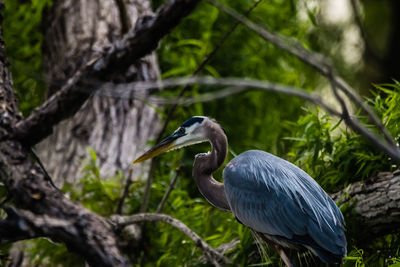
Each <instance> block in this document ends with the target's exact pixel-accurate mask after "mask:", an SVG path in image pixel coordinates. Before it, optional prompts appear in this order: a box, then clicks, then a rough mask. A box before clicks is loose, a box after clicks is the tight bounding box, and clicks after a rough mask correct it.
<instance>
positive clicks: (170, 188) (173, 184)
mask: <svg viewBox="0 0 400 267" xmlns="http://www.w3.org/2000/svg"><path fill="white" fill-rule="evenodd" d="M181 168H182V165H180V166H179V167H178V168H177V169H176V171H175V175H174V178H172V181H171V183H170V184H169V187H168V189H167V191H165V194H164V196H163V197H162V199H161V201H160V204H158V206H157V210H156V213H161V212H162V210H163V208H164V205H165V202H167V199H168V197H169V194H171V191H172V190H173V189H174V186H175V183H176V181H177V180H178V177H179V173H180V171H181Z"/></svg>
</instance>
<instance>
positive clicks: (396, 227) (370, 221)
mask: <svg viewBox="0 0 400 267" xmlns="http://www.w3.org/2000/svg"><path fill="white" fill-rule="evenodd" d="M333 199H334V200H335V201H336V202H337V203H339V204H340V205H341V204H346V205H349V207H350V208H351V209H350V210H349V211H350V214H347V215H348V216H349V217H348V218H349V221H351V222H352V223H354V224H356V231H357V233H356V234H357V236H358V237H359V238H357V242H359V243H362V242H363V241H370V240H373V239H374V238H376V237H378V236H382V235H385V234H389V233H395V232H399V231H400V170H398V171H395V172H394V173H390V172H382V173H379V174H378V175H377V176H376V177H373V178H371V179H368V180H366V181H363V182H356V183H354V184H351V185H350V186H348V187H347V188H345V189H344V190H342V191H340V192H338V193H336V194H334V195H333Z"/></svg>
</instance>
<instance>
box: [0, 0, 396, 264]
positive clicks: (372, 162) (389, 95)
mask: <svg viewBox="0 0 400 267" xmlns="http://www.w3.org/2000/svg"><path fill="white" fill-rule="evenodd" d="M22 2H23V3H22ZM159 2H161V1H154V4H155V5H159V4H160V3H159ZM222 2H224V4H226V5H230V6H231V7H233V8H234V9H236V10H238V11H239V12H241V13H245V12H246V11H247V10H248V9H249V7H250V6H251V5H253V3H254V2H253V1H222ZM5 3H6V17H5V21H4V24H3V25H4V38H5V42H6V44H7V56H8V58H9V59H10V62H11V71H12V73H13V77H14V84H15V87H16V89H17V92H18V96H19V99H20V108H21V110H22V112H23V113H24V114H28V113H29V112H30V111H31V110H32V109H33V108H34V107H35V106H37V105H38V104H39V103H40V102H41V101H42V100H43V99H44V97H45V90H44V88H45V85H44V83H43V81H42V80H43V78H42V71H41V57H42V54H41V43H42V38H43V36H42V34H41V31H40V29H39V28H40V23H41V20H42V18H41V14H42V10H43V9H44V8H45V7H46V6H49V5H50V3H51V1H50V0H32V1H28V3H27V2H26V1H16V0H5ZM307 3H308V1H302V0H299V1H296V0H291V1H281V0H273V1H263V2H262V3H261V4H260V5H259V6H258V7H257V8H256V9H254V10H253V11H252V13H251V14H250V18H251V19H252V20H253V21H256V22H257V23H259V24H261V25H263V26H266V27H268V28H269V29H271V30H273V31H275V32H278V33H280V34H282V35H285V36H290V37H291V38H294V39H296V40H297V41H299V42H300V43H302V44H303V45H304V46H305V47H310V48H312V49H313V50H317V51H322V52H324V53H325V54H328V55H332V56H334V55H335V54H337V53H339V52H340V51H339V50H338V49H333V45H332V43H337V42H339V40H336V39H340V38H342V36H341V33H340V29H338V28H329V27H325V26H324V25H321V24H320V23H319V21H318V15H319V14H318V12H319V11H318V10H316V8H311V9H310V8H308V7H307ZM304 7H306V8H305V10H306V17H307V19H300V18H299V16H298V14H299V12H300V11H301V10H300V9H302V8H304ZM303 11H304V10H303ZM234 23H235V21H234V20H233V19H232V18H231V17H229V16H227V15H225V14H224V13H221V12H220V11H218V10H217V9H216V8H215V7H213V6H211V5H209V4H208V3H206V2H201V3H200V4H199V6H198V8H197V10H196V11H195V12H194V13H192V14H191V15H190V16H189V17H187V18H186V19H184V21H183V22H182V23H181V24H180V25H179V26H178V27H177V28H176V29H174V31H172V32H171V33H170V34H169V35H168V36H167V37H166V38H164V39H163V41H162V43H161V45H160V48H159V50H158V56H159V62H160V67H161V70H162V73H163V74H162V76H163V77H164V78H167V77H178V76H189V75H192V74H193V73H194V71H195V70H196V69H197V67H198V66H199V65H200V63H201V62H202V61H203V60H204V58H205V57H206V56H207V55H208V54H209V53H210V52H211V51H212V50H213V49H214V48H215V47H216V46H218V45H219V44H220V42H221V39H222V37H223V36H224V35H225V34H226V33H227V32H228V31H229V29H230V28H231V26H232V25H233V24H234ZM321 32H322V33H323V34H324V35H327V33H329V34H330V37H329V38H320V35H321ZM325 37H326V36H325ZM335 38H336V39H335ZM331 51H332V52H331ZM339 54H340V53H339ZM334 61H335V63H339V72H341V73H344V74H346V77H347V78H353V79H354V77H355V75H356V71H353V70H351V71H348V70H349V69H350V68H352V67H354V66H347V67H344V65H345V63H343V60H342V59H341V55H339V56H338V57H337V58H336V59H335V58H334ZM200 74H201V75H209V76H214V77H219V76H223V77H228V76H234V77H250V78H255V79H260V80H269V81H272V82H276V83H282V84H288V85H293V86H297V87H301V88H305V89H307V90H310V91H311V90H314V88H317V87H319V86H320V85H321V84H320V81H319V76H318V75H317V73H315V72H314V71H313V70H312V69H310V68H309V67H307V66H305V65H304V64H303V63H302V62H300V61H299V60H298V59H297V58H295V57H293V56H291V55H289V54H288V53H284V52H281V51H280V50H278V49H277V48H276V47H274V46H273V45H272V44H270V43H267V42H265V41H264V40H263V39H262V38H260V37H258V36H257V35H256V34H254V33H252V32H251V31H249V30H248V29H246V28H245V27H243V25H241V26H239V27H238V28H237V29H236V30H235V31H234V32H233V34H232V35H231V36H230V37H229V38H228V39H227V41H226V42H225V43H224V44H223V46H222V47H221V48H220V49H219V50H218V51H217V53H216V54H215V56H213V58H212V59H211V60H210V61H209V62H208V63H207V64H206V65H205V67H204V68H203V69H202V70H201V72H200ZM353 81H354V80H353ZM399 88H400V85H399V83H398V82H395V83H394V84H387V85H380V86H376V89H377V90H378V91H377V92H375V93H373V98H371V99H368V100H367V103H368V104H369V105H370V106H371V107H373V108H374V111H375V112H376V113H377V114H378V116H379V117H380V118H381V119H382V120H383V121H384V123H385V126H386V127H387V128H388V129H389V131H390V132H391V134H392V135H393V136H394V137H395V138H396V139H397V140H399V138H400V109H399V108H398V107H399V106H400V93H399ZM181 89H182V88H175V89H174V90H165V91H163V92H162V94H164V95H177V93H178V92H179V91H180V90H181ZM215 89H218V88H214V87H208V86H204V87H199V86H193V87H191V88H189V90H188V92H187V94H190V95H191V96H196V95H198V94H201V93H208V92H212V91H213V90H215ZM303 105H304V102H303V101H302V100H299V99H297V98H294V97H287V96H282V95H277V94H271V93H264V92H249V93H245V94H241V95H237V96H233V97H229V98H226V99H221V100H218V101H214V102H211V103H204V104H195V105H193V106H190V107H181V106H179V107H178V109H177V112H176V113H175V116H174V117H173V120H172V121H171V123H170V124H169V126H168V129H167V132H171V131H172V130H174V129H175V128H176V127H177V126H178V125H179V124H180V123H181V122H182V121H184V120H185V119H187V118H188V117H190V116H193V115H206V116H210V117H214V118H216V119H217V120H218V121H219V122H220V123H221V125H222V126H223V127H224V128H225V130H226V132H227V135H228V137H229V142H230V151H231V152H232V151H234V152H235V153H237V154H239V153H241V152H243V151H245V150H249V149H261V150H267V151H269V152H272V153H274V154H277V155H280V156H282V155H283V156H285V155H286V157H287V158H288V159H289V160H291V161H293V162H295V163H296V164H297V165H299V166H301V167H302V168H303V169H305V170H306V171H307V172H308V173H310V174H311V175H312V176H313V177H314V178H315V179H316V180H317V181H318V182H319V183H320V184H321V185H322V186H323V187H324V188H325V189H326V190H328V191H331V192H333V191H335V190H338V189H340V188H343V187H344V186H346V185H347V184H350V183H352V182H354V181H358V180H362V179H365V178H367V177H370V176H371V175H373V174H374V173H375V172H378V171H387V170H391V169H392V168H393V167H394V166H393V164H392V162H391V161H390V160H389V159H388V157H387V156H386V155H385V154H383V153H380V152H378V151H376V150H375V149H374V148H373V147H372V146H371V145H370V144H369V142H367V141H366V140H365V139H364V138H362V137H360V136H358V135H356V134H354V133H353V132H351V131H349V130H348V129H347V128H346V127H344V125H343V122H338V121H334V120H333V119H332V118H330V117H329V116H327V115H326V114H324V113H322V112H320V111H319V110H318V108H317V109H315V110H312V109H305V113H303V114H302V113H301V112H299V110H300V107H301V106H303ZM157 111H158V112H159V113H160V114H161V115H162V116H163V117H164V118H165V116H166V112H164V111H163V110H157ZM360 118H361V119H362V120H364V122H365V123H367V121H365V118H362V117H361V116H360ZM295 121H297V122H296V123H294V122H295ZM285 136H286V137H287V136H292V137H290V138H283V137H285ZM207 149H209V147H208V146H207V145H200V146H196V147H192V148H190V149H187V150H185V151H179V152H174V153H167V154H165V155H162V156H160V157H159V158H158V163H157V165H156V170H155V175H154V177H155V178H154V182H153V184H152V188H151V196H150V203H149V209H148V210H149V211H150V212H153V211H155V210H156V208H157V206H158V204H159V203H160V200H161V198H162V196H163V195H164V193H165V191H166V190H167V188H168V186H169V183H170V180H171V179H172V177H174V175H175V171H171V170H175V169H176V168H177V167H178V166H179V165H182V166H183V167H182V170H183V171H182V172H181V174H180V176H179V180H178V182H177V184H176V186H175V189H174V190H173V191H172V194H171V196H170V197H169V199H168V201H167V203H166V205H165V207H164V211H163V212H165V213H167V214H170V215H172V216H174V217H176V218H177V219H180V220H182V221H183V222H184V223H185V224H187V225H188V226H189V227H190V228H191V229H193V230H194V231H195V232H196V233H198V234H199V235H200V236H201V237H202V238H204V239H205V240H206V241H207V242H208V243H209V244H210V245H212V246H213V247H218V246H219V245H221V244H223V243H225V242H229V241H231V240H232V239H234V238H239V239H240V243H239V245H238V246H237V247H236V248H235V249H234V250H233V251H230V252H228V256H229V257H230V258H231V259H232V261H233V263H234V264H238V265H241V266H246V265H249V264H252V265H251V266H262V265H268V264H269V265H274V264H275V265H276V264H278V262H279V258H278V257H276V255H275V254H273V252H271V251H268V255H269V256H270V258H269V259H263V258H262V257H261V256H260V254H259V253H258V249H257V246H256V244H255V243H254V239H253V237H252V235H251V232H250V231H249V230H248V228H246V227H244V226H243V225H241V224H239V223H238V222H237V221H236V220H235V219H234V217H233V216H232V214H229V213H224V212H221V211H219V210H217V209H215V208H213V207H211V206H210V205H209V204H208V203H207V202H206V201H205V200H204V198H203V197H202V196H201V195H200V193H199V192H198V189H197V188H196V186H195V185H194V183H193V180H192V178H191V168H192V164H193V156H194V154H195V153H197V152H203V151H205V150H207ZM228 157H229V158H228V160H230V159H231V158H232V157H233V154H232V155H231V154H230V155H229V156H228ZM215 176H216V177H222V173H221V171H219V172H217V173H216V175H215ZM125 179H126V177H124V175H123V174H122V173H118V174H116V175H115V176H114V177H101V176H100V172H99V169H98V166H97V157H96V154H95V153H94V151H89V157H88V159H87V161H86V162H85V167H84V169H83V173H82V179H81V180H80V182H79V183H78V184H77V185H71V184H65V185H64V187H63V191H64V192H65V193H66V195H68V196H69V197H70V198H71V199H72V200H73V201H76V202H79V203H81V204H82V205H84V206H85V207H87V208H88V209H91V210H93V211H95V212H97V213H99V214H101V215H103V216H106V217H107V216H109V215H111V214H113V213H114V212H115V210H116V207H117V203H118V200H119V197H120V195H121V191H122V185H123V184H124V183H123V181H124V180H125ZM143 190H144V182H143V181H142V180H140V179H137V180H136V179H135V181H134V182H133V183H132V185H131V187H130V188H129V195H128V198H127V199H126V201H125V205H124V214H135V213H137V212H139V207H140V204H141V202H142V197H143ZM3 191H4V190H3V189H2V187H0V198H1V197H3V195H4V194H5V192H3ZM346 209H347V210H350V209H351V207H350V206H347V207H346ZM145 233H146V236H145V241H144V244H142V245H141V247H140V248H138V250H139V251H141V253H138V254H139V256H138V257H137V262H135V264H137V265H141V266H142V265H144V266H155V265H156V266H170V265H172V266H181V265H188V266H202V265H204V264H203V263H201V262H200V261H199V258H200V257H201V256H202V253H201V251H200V249H198V248H197V247H196V246H195V245H194V244H193V243H192V241H191V240H189V239H188V238H187V237H186V236H185V235H184V234H182V233H181V232H180V231H178V230H176V229H174V228H173V227H171V226H170V225H168V224H164V223H147V224H145ZM348 235H349V236H351V233H348ZM393 240H395V241H393ZM349 242H352V240H350V239H349ZM396 245H397V247H398V246H399V241H398V236H397V235H392V236H386V237H382V239H380V240H378V241H376V242H375V243H374V244H372V245H370V246H366V247H365V248H364V247H362V249H361V248H354V249H353V250H352V251H350V253H349V257H347V258H346V259H345V266H364V265H365V266H368V265H370V266H380V265H384V264H386V265H389V266H397V265H398V264H399V258H400V257H399V254H398V252H396V250H395V249H394V248H395V247H396ZM28 247H29V254H30V255H31V260H32V264H35V265H41V266H46V265H48V266H50V265H58V264H59V265H63V266H82V265H83V261H82V259H80V258H79V257H77V256H76V255H75V254H74V255H71V254H69V252H68V250H67V248H66V247H65V246H63V245H60V244H56V243H53V242H51V241H49V240H47V239H38V240H35V241H30V242H28ZM376 248H378V249H376ZM378 250H379V251H381V252H379V253H378ZM7 253H8V248H0V255H3V254H7ZM1 260H2V258H0V261H1ZM1 263H3V262H1Z"/></svg>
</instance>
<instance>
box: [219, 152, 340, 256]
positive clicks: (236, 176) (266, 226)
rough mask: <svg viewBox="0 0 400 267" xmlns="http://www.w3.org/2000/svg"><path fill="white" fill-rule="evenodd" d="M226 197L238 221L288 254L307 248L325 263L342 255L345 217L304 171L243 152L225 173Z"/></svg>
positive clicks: (269, 157) (271, 157) (263, 155)
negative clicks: (282, 247)
mask: <svg viewBox="0 0 400 267" xmlns="http://www.w3.org/2000/svg"><path fill="white" fill-rule="evenodd" d="M224 185H225V194H226V197H227V199H228V202H229V205H230V208H231V210H232V212H233V214H235V216H236V217H237V219H238V220H239V221H240V222H241V223H243V224H244V225H246V226H248V227H250V228H251V229H253V230H255V231H257V232H259V233H263V234H265V236H266V238H268V239H270V240H271V241H273V242H275V243H278V244H280V245H282V246H286V247H290V248H296V249H301V248H307V249H310V250H312V251H313V252H314V253H315V254H316V255H318V256H319V257H320V258H321V260H323V261H324V262H327V263H339V262H341V259H342V257H343V255H345V254H346V239H345V236H344V233H343V225H344V221H343V216H342V214H341V212H340V210H339V209H338V208H337V206H336V205H335V203H334V202H333V200H332V199H331V198H330V197H329V196H328V195H327V194H326V193H325V192H324V191H323V190H322V188H321V187H320V186H319V185H318V184H317V183H316V182H315V181H314V180H313V179H312V178H311V177H310V176H309V175H308V174H307V173H305V172H304V171H303V170H301V169H300V168H298V167H297V166H295V165H293V164H291V163H290V162H288V161H286V160H283V159H281V158H278V157H276V156H274V155H271V154H269V153H267V152H264V151H260V150H250V151H246V152H244V153H242V154H240V155H239V156H237V157H236V158H234V159H233V160H231V161H230V162H229V163H228V164H227V166H226V167H225V169H224Z"/></svg>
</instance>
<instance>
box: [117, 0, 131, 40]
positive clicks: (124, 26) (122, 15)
mask: <svg viewBox="0 0 400 267" xmlns="http://www.w3.org/2000/svg"><path fill="white" fill-rule="evenodd" d="M115 2H116V4H117V7H118V12H119V20H120V22H121V33H122V34H125V33H127V32H128V30H129V29H130V28H131V21H130V19H129V15H128V11H127V10H126V4H125V3H124V0H115Z"/></svg>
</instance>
